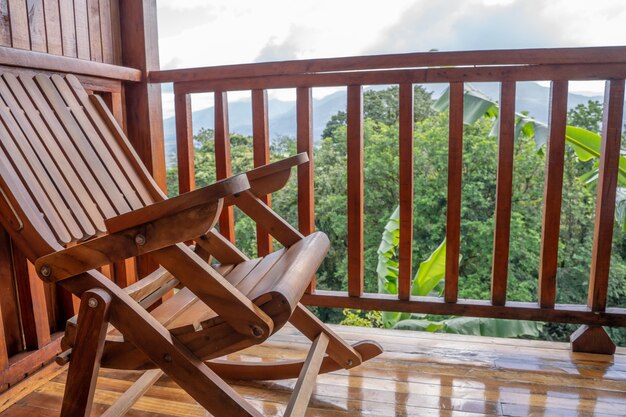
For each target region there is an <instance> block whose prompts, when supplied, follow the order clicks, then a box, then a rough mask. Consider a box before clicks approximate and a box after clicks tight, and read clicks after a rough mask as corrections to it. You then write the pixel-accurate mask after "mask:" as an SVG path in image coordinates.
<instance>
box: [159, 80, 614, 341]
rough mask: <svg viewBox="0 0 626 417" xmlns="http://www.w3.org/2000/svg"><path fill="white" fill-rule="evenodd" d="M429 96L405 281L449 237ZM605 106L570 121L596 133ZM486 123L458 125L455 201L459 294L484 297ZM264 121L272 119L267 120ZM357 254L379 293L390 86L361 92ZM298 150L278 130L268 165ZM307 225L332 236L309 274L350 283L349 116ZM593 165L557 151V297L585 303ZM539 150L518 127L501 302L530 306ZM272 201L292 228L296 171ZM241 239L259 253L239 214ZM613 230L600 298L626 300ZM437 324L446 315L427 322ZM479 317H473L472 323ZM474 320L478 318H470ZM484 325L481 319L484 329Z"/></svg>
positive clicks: (244, 149) (234, 152)
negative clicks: (561, 161) (459, 173)
mask: <svg viewBox="0 0 626 417" xmlns="http://www.w3.org/2000/svg"><path fill="white" fill-rule="evenodd" d="M433 103H434V100H433V99H432V97H431V94H430V93H428V92H427V91H426V90H424V89H423V88H422V87H421V86H416V87H415V129H414V150H413V151H414V172H415V175H414V201H413V206H414V213H413V218H414V225H413V236H414V240H413V268H414V270H413V276H414V275H415V273H416V272H417V268H418V267H419V265H420V262H421V261H422V260H425V259H427V258H428V257H429V256H430V255H431V253H432V252H433V251H434V250H435V249H436V248H438V247H439V245H440V244H441V243H442V241H443V239H444V238H445V229H446V228H445V222H446V216H445V212H446V193H447V158H448V114H447V112H446V111H442V112H440V111H435V110H434V109H433ZM601 111H602V105H601V104H600V103H598V102H589V103H588V104H587V105H585V106H582V105H581V106H578V107H576V108H574V109H572V110H571V111H570V112H569V113H568V124H570V125H573V126H579V127H581V128H584V129H587V130H590V131H592V132H598V131H599V129H600V125H601ZM494 123H495V121H494V119H489V118H482V119H479V120H477V121H476V122H475V123H473V124H471V125H465V126H464V134H463V187H462V208H461V247H460V250H461V255H462V259H461V261H460V279H459V297H460V298H469V299H482V300H486V299H489V297H490V283H491V264H492V253H493V247H492V246H493V234H494V230H493V228H494V208H495V190H496V182H495V181H496V167H497V151H498V144H497V137H494V136H493V135H492V134H490V133H491V132H492V130H493V125H494ZM270 128H271V126H270ZM363 130H364V161H363V167H364V231H365V235H364V259H365V291H366V292H377V291H378V278H377V272H376V268H377V262H378V254H377V250H378V248H379V246H380V243H381V236H382V234H383V232H384V230H385V226H386V224H387V223H388V222H389V219H390V217H391V216H392V214H393V213H394V210H395V209H396V207H397V204H398V190H399V183H398V168H399V167H398V159H399V156H398V87H397V86H395V87H389V88H387V89H384V90H378V91H375V90H368V91H366V92H365V93H364V125H363ZM230 142H231V156H232V169H233V172H234V173H239V172H244V171H246V170H248V169H251V168H252V166H253V163H252V138H251V137H248V136H242V135H238V134H231V138H230ZM195 148H196V149H195V150H196V152H195V167H196V184H197V186H198V187H200V186H203V185H207V184H210V183H212V182H213V181H215V156H214V155H215V153H214V141H213V131H212V130H209V129H205V130H202V131H200V132H199V133H198V134H197V135H196V136H195ZM295 153H296V144H295V139H294V138H290V137H282V138H279V139H278V140H275V141H273V143H272V145H271V158H270V159H271V160H272V161H276V160H280V159H282V158H284V157H286V156H290V155H293V154H295ZM314 161H315V176H314V178H315V225H316V228H317V229H318V230H322V231H324V232H325V233H326V234H327V235H328V236H329V238H330V241H331V249H330V252H329V254H328V256H327V257H326V259H325V260H324V262H323V264H322V266H321V267H320V269H319V271H318V274H317V286H318V288H321V289H331V290H346V289H347V278H346V277H347V256H346V254H347V243H346V236H347V200H346V115H345V113H344V112H339V113H338V114H336V115H335V116H333V117H332V118H331V120H330V121H329V122H328V124H327V126H326V128H325V129H324V132H323V138H322V139H321V141H320V142H319V143H317V144H316V147H315V150H314ZM592 167H593V161H591V160H590V161H587V162H581V161H580V160H579V159H578V158H577V156H576V154H575V152H574V150H573V149H572V148H571V147H568V148H567V150H566V155H565V171H564V180H563V182H564V184H563V202H562V210H561V231H560V242H559V268H558V274H557V300H556V301H557V303H565V304H586V301H587V287H588V280H589V271H590V262H591V248H592V238H593V223H594V211H595V185H594V184H589V183H588V182H586V181H585V178H584V174H585V173H586V172H588V171H589V170H590V169H591V168H592ZM544 170H545V153H544V152H543V149H542V148H539V149H538V148H537V146H536V142H535V140H534V138H532V137H531V136H530V135H527V134H525V133H524V132H522V133H521V134H520V135H519V136H518V137H517V139H516V142H515V149H514V166H513V171H514V172H513V199H512V212H511V238H510V256H509V271H508V277H509V278H508V287H507V299H508V300H512V301H537V294H538V290H537V284H538V282H537V276H538V267H539V252H540V244H541V223H542V208H543V198H544V196H543V186H544ZM177 188H178V187H177V174H176V169H175V168H171V169H169V170H168V191H169V193H170V194H177V192H178V191H177ZM272 205H273V208H274V209H275V210H276V211H277V212H278V213H279V214H280V215H281V216H283V217H284V218H285V219H286V220H287V221H289V222H290V223H292V224H297V193H296V182H295V175H292V178H291V180H290V181H289V183H288V184H287V186H286V187H285V188H284V189H283V190H281V191H279V192H277V193H275V194H274V195H273V196H272ZM235 219H236V224H235V233H236V240H237V245H238V246H239V247H240V248H242V249H243V250H244V251H245V252H247V253H248V254H251V255H253V254H255V253H256V248H255V227H254V223H253V222H252V220H250V219H249V218H247V217H246V216H244V215H243V214H242V213H240V212H238V211H237V210H236V213H235ZM624 237H625V234H624V231H623V230H622V229H620V228H618V227H616V228H615V233H614V242H613V253H612V258H611V270H610V279H609V282H610V285H609V293H608V305H609V306H613V307H626V278H625V277H626V239H624ZM317 313H318V314H319V315H320V317H322V319H324V320H326V321H332V322H338V321H340V320H342V319H346V317H347V318H348V319H349V320H348V321H349V322H352V323H357V324H360V325H370V326H379V325H381V323H382V322H383V320H382V318H381V317H380V315H379V314H372V313H365V312H358V311H357V312H355V311H349V312H344V314H342V312H340V311H335V310H331V309H319V310H318V311H317ZM426 319H428V321H429V322H431V323H434V322H439V323H441V322H442V320H445V319H447V318H446V317H443V318H442V317H435V316H433V317H430V316H429V317H426ZM477 323H478V324H477ZM472 325H481V324H480V323H479V322H474V324H472ZM483 325H484V324H483ZM574 329H575V326H572V325H563V324H550V323H546V324H545V325H541V326H539V327H538V332H539V334H538V337H540V338H543V339H547V340H566V339H567V338H568V337H569V334H570V333H571V332H572V331H573V330H574ZM609 331H610V333H611V334H612V336H613V338H614V340H615V342H616V343H618V344H622V345H623V344H626V332H624V331H623V330H622V329H610V330H609Z"/></svg>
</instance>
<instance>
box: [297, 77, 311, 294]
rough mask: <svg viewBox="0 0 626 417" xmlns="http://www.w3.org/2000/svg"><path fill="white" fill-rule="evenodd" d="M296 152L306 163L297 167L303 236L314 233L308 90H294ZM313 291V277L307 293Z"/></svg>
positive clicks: (299, 209)
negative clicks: (304, 157)
mask: <svg viewBox="0 0 626 417" xmlns="http://www.w3.org/2000/svg"><path fill="white" fill-rule="evenodd" d="M296 129H297V133H296V150H297V152H298V153H301V152H305V153H306V154H307V156H308V158H309V160H308V162H305V163H304V164H301V165H298V229H299V230H300V232H301V233H302V234H303V235H305V236H306V235H309V234H311V233H313V232H314V231H315V188H314V172H315V170H314V163H313V148H314V142H313V104H312V94H311V89H310V88H297V89H296ZM313 291H315V277H313V279H312V280H311V284H309V288H308V289H307V292H309V293H311V292H313Z"/></svg>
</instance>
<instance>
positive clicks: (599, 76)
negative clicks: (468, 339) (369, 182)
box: [148, 47, 626, 326]
mask: <svg viewBox="0 0 626 417" xmlns="http://www.w3.org/2000/svg"><path fill="white" fill-rule="evenodd" d="M148 78H149V82H153V83H164V82H173V83H174V94H175V97H176V127H177V130H176V132H177V143H178V172H179V181H180V191H181V192H182V191H187V190H190V189H192V188H193V186H194V166H193V161H194V158H193V145H192V126H191V108H190V100H189V95H190V94H194V93H206V92H213V93H214V94H215V152H216V161H217V177H218V178H223V177H225V176H227V175H230V154H229V136H228V118H227V113H228V110H227V109H228V102H227V97H226V93H227V92H228V91H240V90H251V92H252V107H253V108H252V110H253V126H254V127H253V132H254V134H253V142H254V145H253V146H254V150H253V151H254V164H255V166H259V165H263V164H265V163H267V162H268V146H269V143H268V128H267V126H268V116H267V114H268V112H267V93H266V91H267V89H273V88H295V89H296V91H297V148H298V152H307V153H308V155H309V158H310V162H309V163H308V164H305V165H303V166H300V167H299V168H298V216H299V226H300V229H301V231H302V232H303V233H310V232H311V231H313V228H314V215H315V213H314V209H313V201H314V192H313V181H314V178H313V163H314V160H313V137H312V122H311V121H312V107H311V89H312V88H314V87H329V86H345V87H347V167H346V169H347V190H346V193H347V201H348V208H347V210H348V235H347V242H348V277H347V279H348V291H347V292H338V291H321V290H317V291H316V290H315V288H314V287H313V288H311V291H310V292H309V293H308V294H307V295H306V296H305V299H304V302H305V303H307V304H309V305H316V306H324V307H344V308H359V309H376V310H386V311H403V312H415V313H431V314H453V315H464V316H476V317H494V318H509V319H525V320H541V321H549V322H563V323H580V324H588V325H610V326H626V309H622V308H607V288H608V277H609V262H610V255H611V243H612V233H613V225H614V210H615V194H616V184H617V172H618V157H619V150H620V140H621V129H622V122H623V121H622V110H623V103H624V78H626V47H607V48H579V49H544V50H510V51H481V52H434V53H416V54H404V55H386V56H369V57H354V58H338V59H318V60H306V61H290V62H282V63H262V64H246V65H233V66H223V67H208V68H197V69H183V70H170V71H153V72H150V73H149V77H148ZM541 80H548V81H550V83H551V94H550V115H549V126H550V129H549V132H550V133H549V140H548V146H547V164H546V180H545V194H544V211H543V227H542V235H541V257H540V265H539V271H540V273H539V277H538V280H539V286H538V287H539V294H538V298H539V302H538V303H524V302H512V301H507V294H506V289H507V267H508V255H509V237H510V217H511V195H512V172H513V135H514V123H515V115H514V111H515V88H516V82H518V81H541ZM570 80H608V81H607V83H606V94H605V106H604V123H603V130H602V139H603V142H602V154H601V159H600V174H599V175H600V177H599V183H598V193H597V206H596V219H595V226H594V241H593V253H592V259H591V265H592V266H591V275H590V280H589V298H588V303H587V305H559V304H555V300H556V272H557V252H558V242H559V224H560V212H561V190H562V186H563V162H564V149H565V124H566V113H567V94H568V81H570ZM486 81H489V82H498V83H501V95H500V100H499V102H500V106H501V110H500V127H499V129H500V130H499V150H498V166H497V186H496V208H495V237H494V246H493V265H492V277H491V299H490V300H460V299H458V293H459V279H458V278H459V263H458V259H459V245H460V224H461V186H462V166H463V163H462V162H463V155H462V148H463V146H462V143H463V101H464V98H463V94H464V83H467V82H486ZM417 83H419V84H424V83H448V84H449V86H450V117H449V156H448V199H447V214H446V216H447V219H446V224H447V228H446V238H447V258H446V274H445V292H444V297H443V299H440V298H434V297H415V296H411V295H410V287H411V269H412V265H411V253H412V247H411V245H412V240H413V237H412V229H413V219H412V213H413V207H412V204H413V195H412V193H413V191H412V190H413V176H414V172H413V155H412V152H413V145H412V143H413V84H417ZM376 84H379V85H380V84H382V85H388V84H396V85H399V87H400V95H399V129H400V130H399V132H400V133H399V141H400V142H399V172H398V176H399V184H400V190H399V192H400V194H399V205H400V245H399V294H398V295H382V294H365V293H363V280H364V276H363V275H364V272H363V270H364V268H363V94H362V91H363V89H362V87H363V85H376ZM220 230H222V231H223V232H224V233H225V235H226V236H227V237H228V238H230V239H232V238H233V213H232V211H230V212H225V213H224V214H223V216H222V217H221V219H220ZM259 232H260V233H259V234H258V240H259V241H258V247H259V251H260V252H262V253H265V252H266V251H267V250H268V245H269V244H270V242H271V240H268V236H267V234H264V233H263V232H262V231H259Z"/></svg>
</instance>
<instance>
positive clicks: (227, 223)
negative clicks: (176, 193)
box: [215, 91, 235, 243]
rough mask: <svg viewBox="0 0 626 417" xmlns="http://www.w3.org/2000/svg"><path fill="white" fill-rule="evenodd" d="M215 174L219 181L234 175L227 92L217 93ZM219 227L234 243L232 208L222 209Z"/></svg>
mask: <svg viewBox="0 0 626 417" xmlns="http://www.w3.org/2000/svg"><path fill="white" fill-rule="evenodd" d="M215 173H216V177H217V179H218V180H221V179H224V178H228V177H230V176H231V175H232V171H231V161H230V134H229V133H228V96H227V93H226V92H225V91H216V92H215ZM219 226H220V233H221V234H222V236H224V237H225V238H226V239H228V240H230V241H231V242H233V243H234V242H235V214H234V209H233V207H232V206H230V207H226V208H224V209H222V213H221V214H220V220H219Z"/></svg>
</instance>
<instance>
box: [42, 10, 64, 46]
mask: <svg viewBox="0 0 626 417" xmlns="http://www.w3.org/2000/svg"><path fill="white" fill-rule="evenodd" d="M43 3H44V17H45V19H46V45H47V50H48V53H49V54H54V55H63V38H62V36H61V17H60V16H59V0H43Z"/></svg>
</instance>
